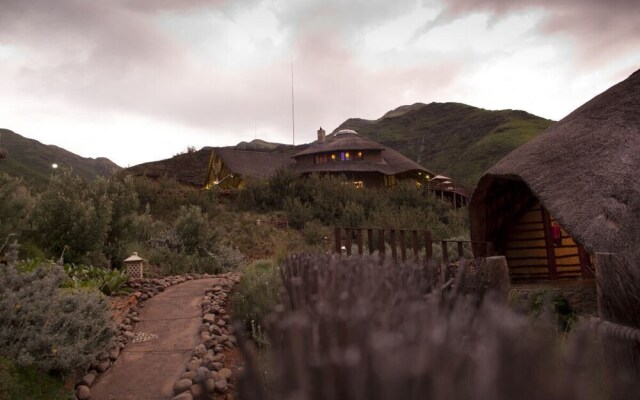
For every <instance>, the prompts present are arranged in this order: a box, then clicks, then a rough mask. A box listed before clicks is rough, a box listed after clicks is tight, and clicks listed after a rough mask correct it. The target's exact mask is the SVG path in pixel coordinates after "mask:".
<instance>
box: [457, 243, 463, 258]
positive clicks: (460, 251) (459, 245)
mask: <svg viewBox="0 0 640 400" xmlns="http://www.w3.org/2000/svg"><path fill="white" fill-rule="evenodd" d="M458 258H464V247H463V246H462V241H458Z"/></svg>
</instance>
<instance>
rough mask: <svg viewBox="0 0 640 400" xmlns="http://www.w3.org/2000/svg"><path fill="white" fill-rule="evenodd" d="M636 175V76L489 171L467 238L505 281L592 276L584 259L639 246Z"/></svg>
mask: <svg viewBox="0 0 640 400" xmlns="http://www.w3.org/2000/svg"><path fill="white" fill-rule="evenodd" d="M639 170H640V70H639V71H636V72H635V73H633V74H632V75H631V76H630V77H629V78H627V79H626V80H624V81H622V82H620V83H618V84H617V85H615V86H613V87H611V88H609V89H608V90H607V91H605V92H603V93H601V94H600V95H598V96H596V97H595V98H593V99H592V100H590V101H589V102H587V103H586V104H584V105H582V106H581V107H580V108H578V109H576V110H575V111H573V112H572V113H571V114H569V115H568V116H567V117H565V118H564V119H562V120H561V121H559V122H557V123H556V124H554V125H552V126H551V127H550V128H548V129H547V130H546V131H544V132H543V133H542V134H540V135H539V136H537V137H536V138H535V139H533V140H531V141H530V142H528V143H527V144H525V145H523V146H521V147H519V148H517V149H516V150H514V151H513V152H511V153H510V154H508V155H507V156H506V157H505V158H503V159H502V160H500V161H499V162H498V163H497V164H496V165H494V166H493V167H492V168H491V169H489V170H488V171H487V172H486V173H485V175H484V176H483V177H482V178H481V179H480V181H479V182H478V186H477V188H476V190H475V192H474V193H473V196H472V198H471V202H470V205H469V214H470V221H471V238H472V240H474V241H488V242H491V243H492V244H493V248H494V250H495V252H496V253H497V254H501V255H505V256H506V257H507V261H508V264H509V269H510V275H511V279H512V281H531V280H548V279H550V280H555V279H572V278H573V279H575V278H583V277H587V278H588V277H592V276H593V275H592V268H591V264H592V260H591V255H592V254H593V253H595V252H614V253H615V252H622V251H625V250H627V249H631V248H634V247H640V228H639V226H640V178H639V173H638V171H639ZM476 250H477V252H476V253H477V255H482V249H480V248H478V249H476Z"/></svg>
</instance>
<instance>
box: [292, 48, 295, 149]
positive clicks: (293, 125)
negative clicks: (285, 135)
mask: <svg viewBox="0 0 640 400" xmlns="http://www.w3.org/2000/svg"><path fill="white" fill-rule="evenodd" d="M291 137H292V140H293V147H294V148H295V147H296V117H295V108H294V99H293V57H291Z"/></svg>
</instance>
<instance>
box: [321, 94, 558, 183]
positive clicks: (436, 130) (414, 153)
mask: <svg viewBox="0 0 640 400" xmlns="http://www.w3.org/2000/svg"><path fill="white" fill-rule="evenodd" d="M553 122H554V121H551V120H548V119H545V118H542V117H538V116H536V115H534V114H531V113H528V112H526V111H522V110H512V109H508V110H485V109H483V108H478V107H474V106H470V105H467V104H463V103H436V102H433V103H429V104H425V103H414V104H411V105H402V106H399V107H396V108H395V109H393V110H390V111H388V112H387V113H385V114H384V115H382V116H381V117H380V118H378V119H375V120H367V119H362V118H349V119H347V120H345V121H344V122H343V123H342V124H340V125H339V126H338V127H337V128H335V129H334V130H333V133H335V132H337V131H339V130H341V129H353V130H355V131H357V132H358V133H359V134H361V135H362V136H365V137H368V138H371V139H373V140H375V141H377V142H379V143H381V144H383V145H385V146H388V147H391V148H393V149H394V150H396V151H399V152H400V153H402V154H404V155H405V156H407V157H409V158H410V159H412V160H413V161H416V162H418V163H420V164H422V165H424V166H425V167H426V168H428V169H430V170H433V171H435V172H437V173H439V174H443V175H447V176H450V177H451V178H453V179H454V180H455V181H456V182H458V183H460V184H462V185H464V186H467V187H469V188H473V187H474V186H475V184H476V182H477V180H478V179H479V178H480V176H481V174H482V173H483V172H484V171H485V170H487V169H488V168H489V167H491V166H492V165H493V164H495V163H496V162H497V161H498V160H500V159H501V158H502V157H504V156H505V155H507V154H508V153H509V152H511V151H512V150H514V149H515V148H516V147H518V146H520V145H522V144H524V143H526V142H527V141H529V140H531V139H532V138H533V137H535V136H536V135H537V134H538V133H540V132H541V131H543V130H544V129H546V128H547V127H549V126H550V125H551V124H552V123H553Z"/></svg>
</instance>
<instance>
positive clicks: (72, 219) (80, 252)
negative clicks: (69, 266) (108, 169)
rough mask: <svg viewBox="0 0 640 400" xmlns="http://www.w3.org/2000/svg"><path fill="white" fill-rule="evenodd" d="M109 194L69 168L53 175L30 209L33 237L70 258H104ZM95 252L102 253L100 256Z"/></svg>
mask: <svg viewBox="0 0 640 400" xmlns="http://www.w3.org/2000/svg"><path fill="white" fill-rule="evenodd" d="M111 213H112V203H111V202H110V201H109V198H108V197H107V196H106V195H105V193H103V191H102V190H99V188H98V187H97V186H94V185H91V184H89V183H87V182H86V181H84V180H83V179H82V178H80V177H79V176H77V175H73V174H72V173H71V171H70V170H63V171H60V173H59V174H56V175H54V176H53V177H52V178H51V181H50V182H49V186H48V187H47V189H46V190H45V191H44V193H42V194H41V195H40V197H39V198H38V200H37V202H36V205H35V208H34V210H33V219H32V222H33V224H34V228H35V231H36V232H37V235H36V238H37V239H38V242H39V244H41V245H42V247H43V248H45V249H47V250H48V251H50V252H51V253H52V254H54V255H56V256H59V255H61V254H62V252H63V251H64V250H65V248H67V251H66V252H65V256H66V257H67V259H68V261H70V262H88V263H90V264H92V263H93V262H90V261H102V262H105V263H107V262H108V261H107V260H106V259H105V257H104V256H103V255H102V254H103V252H104V245H105V242H106V240H107V237H108V233H109V225H110V223H111ZM98 255H102V257H101V258H100V257H99V256H98Z"/></svg>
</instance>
